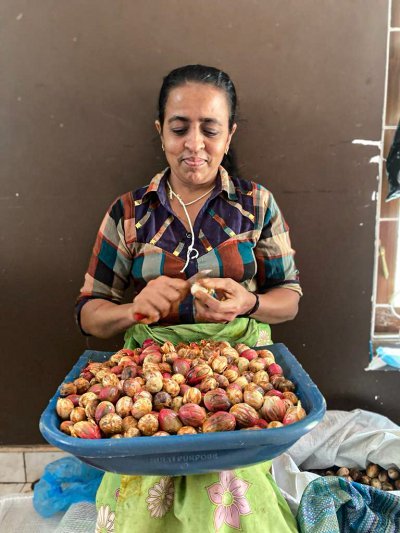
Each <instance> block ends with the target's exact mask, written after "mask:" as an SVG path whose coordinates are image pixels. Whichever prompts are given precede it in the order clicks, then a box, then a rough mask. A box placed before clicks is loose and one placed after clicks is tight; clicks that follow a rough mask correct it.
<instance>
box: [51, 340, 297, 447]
mask: <svg viewBox="0 0 400 533" xmlns="http://www.w3.org/2000/svg"><path fill="white" fill-rule="evenodd" d="M59 394H60V397H59V398H58V400H57V404H56V411H57V414H58V416H59V417H60V419H61V420H62V422H61V424H60V430H61V431H63V432H64V433H66V434H67V435H71V436H72V437H79V438H83V439H100V438H123V437H139V436H167V435H187V434H197V433H211V432H216V431H232V430H235V429H239V430H261V429H266V428H269V429H271V428H279V427H283V426H285V425H287V424H292V423H294V422H297V421H298V420H301V419H302V418H304V417H305V416H306V412H305V410H304V409H303V408H302V406H301V402H300V401H299V399H298V397H297V396H296V394H295V385H294V383H293V382H292V381H290V380H288V379H286V378H285V376H284V375H283V370H282V368H281V366H280V365H278V364H277V363H276V362H275V358H274V355H273V353H272V352H270V351H269V350H257V351H256V350H253V349H251V348H249V347H248V346H246V345H245V344H237V345H236V346H235V347H233V346H231V345H230V344H229V343H228V342H225V341H223V342H217V341H210V340H207V341H205V340H204V341H201V342H199V343H189V344H186V343H180V344H178V345H176V346H174V345H173V344H172V343H171V342H165V343H164V344H163V345H162V346H160V345H159V344H157V343H155V342H154V341H153V340H150V339H149V340H146V341H145V342H144V343H143V345H142V347H141V348H136V349H134V350H129V349H122V350H120V351H118V352H117V353H115V354H114V355H112V356H111V357H110V359H109V360H107V361H105V362H103V363H99V362H89V363H88V364H87V366H86V367H85V368H84V369H83V370H82V372H81V373H80V376H79V377H78V378H77V379H75V380H74V381H72V382H69V383H63V384H62V385H61V387H60V390H59Z"/></svg>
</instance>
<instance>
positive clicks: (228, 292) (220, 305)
mask: <svg viewBox="0 0 400 533" xmlns="http://www.w3.org/2000/svg"><path fill="white" fill-rule="evenodd" d="M197 283H198V284H199V285H201V286H203V287H205V288H206V289H214V290H215V292H216V293H217V298H213V297H212V296H211V295H210V294H208V293H206V292H203V291H197V292H196V293H195V299H194V302H195V308H196V321H197V322H230V321H231V320H233V319H234V318H236V317H237V316H238V315H242V314H244V313H247V312H248V311H250V309H252V307H253V306H254V304H255V303H256V298H255V296H254V294H253V293H251V292H249V291H248V290H247V289H245V288H244V287H243V286H242V285H240V283H237V281H234V280H233V279H230V278H204V279H201V280H199V281H198V282H197Z"/></svg>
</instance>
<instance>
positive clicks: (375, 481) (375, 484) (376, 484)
mask: <svg viewBox="0 0 400 533" xmlns="http://www.w3.org/2000/svg"><path fill="white" fill-rule="evenodd" d="M370 485H371V487H374V488H375V489H380V490H381V489H382V483H381V482H380V481H379V479H378V478H377V477H374V478H372V479H371V481H370Z"/></svg>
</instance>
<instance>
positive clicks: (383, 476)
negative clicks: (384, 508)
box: [378, 470, 390, 483]
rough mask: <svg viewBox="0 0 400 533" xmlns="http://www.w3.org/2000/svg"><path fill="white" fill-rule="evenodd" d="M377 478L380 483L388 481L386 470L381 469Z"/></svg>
mask: <svg viewBox="0 0 400 533" xmlns="http://www.w3.org/2000/svg"><path fill="white" fill-rule="evenodd" d="M378 479H379V481H380V482H381V483H385V482H390V480H389V476H388V473H387V472H386V470H381V471H380V472H379V474H378Z"/></svg>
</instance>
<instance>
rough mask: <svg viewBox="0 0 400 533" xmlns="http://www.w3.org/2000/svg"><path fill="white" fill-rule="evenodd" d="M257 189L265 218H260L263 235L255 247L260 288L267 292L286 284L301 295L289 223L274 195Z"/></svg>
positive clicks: (263, 189) (261, 212)
mask: <svg viewBox="0 0 400 533" xmlns="http://www.w3.org/2000/svg"><path fill="white" fill-rule="evenodd" d="M258 192H259V196H258V197H259V199H260V200H261V201H260V204H261V205H262V206H263V209H260V211H259V212H260V215H261V217H263V219H262V220H261V221H260V226H261V225H262V228H261V234H260V238H259V240H258V242H257V245H256V248H255V257H256V261H257V282H258V291H259V292H260V293H264V292H266V291H268V290H269V289H272V288H276V287H283V288H285V289H291V290H293V291H296V292H297V293H299V294H300V295H302V290H301V287H300V280H299V271H298V270H297V268H296V265H295V262H294V254H295V251H294V250H293V248H292V246H291V243H290V237H289V226H288V225H287V224H286V222H285V219H284V218H283V215H282V213H281V211H280V209H279V207H278V204H277V203H276V201H275V198H274V197H273V195H272V194H271V193H270V192H269V191H267V189H265V188H264V187H262V188H261V190H259V191H258Z"/></svg>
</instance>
